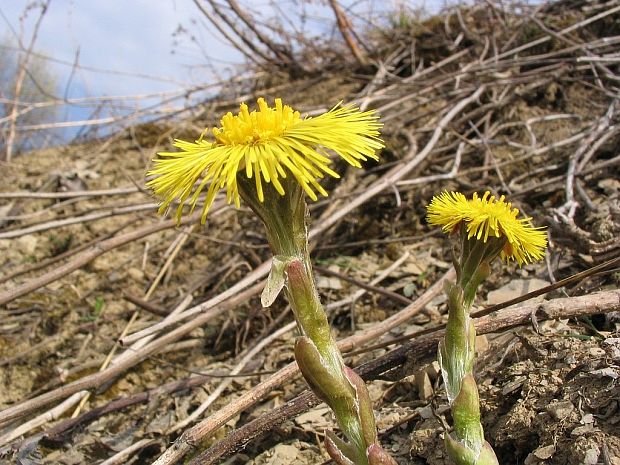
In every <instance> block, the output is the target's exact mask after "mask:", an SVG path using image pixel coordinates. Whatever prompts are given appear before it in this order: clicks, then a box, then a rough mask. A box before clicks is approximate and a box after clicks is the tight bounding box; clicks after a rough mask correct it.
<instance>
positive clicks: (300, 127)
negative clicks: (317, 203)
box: [147, 98, 383, 223]
mask: <svg viewBox="0 0 620 465" xmlns="http://www.w3.org/2000/svg"><path fill="white" fill-rule="evenodd" d="M257 104H258V109H257V110H253V111H252V112H250V111H249V109H248V106H247V105H246V104H241V106H240V111H239V113H238V114H237V115H233V114H232V113H230V112H229V113H227V114H226V115H224V116H223V117H222V119H221V121H220V123H221V127H219V128H213V129H212V133H213V137H214V139H215V140H214V141H213V142H208V141H206V140H204V139H203V136H204V133H203V136H201V137H200V138H199V139H198V140H196V141H195V142H186V141H182V140H175V142H174V144H173V145H174V146H175V147H177V148H178V149H180V151H176V152H160V153H159V154H158V155H159V157H158V158H156V159H155V160H153V162H154V168H153V169H152V170H151V171H149V173H147V175H153V176H155V177H154V178H153V179H151V180H150V181H149V182H148V183H147V186H148V187H150V188H151V189H153V191H154V192H155V194H156V195H158V196H159V197H160V198H162V203H161V207H160V213H163V212H166V211H167V210H168V209H169V208H170V205H171V204H172V203H173V202H174V200H175V199H177V200H178V202H179V205H178V207H177V210H176V217H177V220H180V218H181V215H182V214H183V207H184V205H185V203H186V202H189V204H190V205H191V210H192V211H193V209H194V208H195V207H196V204H197V202H198V198H199V196H200V193H201V192H202V191H203V189H204V188H205V186H206V185H207V184H209V188H208V190H207V194H206V197H205V200H204V203H203V215H202V222H203V223H204V221H205V220H206V216H207V213H208V211H209V208H210V207H211V205H212V203H213V200H214V199H215V196H216V194H217V192H218V191H219V189H221V188H225V189H226V198H227V201H228V203H232V202H234V203H235V205H237V207H238V206H239V203H240V201H239V190H238V187H237V175H245V176H246V177H247V178H249V179H251V178H254V180H255V183H256V191H257V193H258V198H259V200H260V201H261V202H263V200H264V195H263V184H262V183H263V181H264V182H265V183H270V184H271V185H273V187H274V188H275V189H276V190H277V191H278V192H279V193H280V195H284V188H283V187H282V184H281V182H280V179H281V178H286V177H287V175H288V174H291V175H293V176H294V177H295V179H296V180H297V182H298V183H299V184H300V185H301V187H302V188H303V189H304V190H305V192H306V193H307V194H308V196H309V197H310V198H311V199H312V200H316V199H317V194H316V193H317V192H318V193H319V194H321V195H323V196H327V192H326V191H325V189H323V187H322V186H321V185H320V184H319V182H318V180H319V179H321V178H322V177H323V176H324V174H329V175H330V176H333V177H335V178H338V177H339V175H338V173H336V172H335V171H333V170H332V169H330V168H329V165H330V164H331V160H330V158H329V154H328V152H327V150H331V151H333V152H335V153H336V154H337V155H338V156H340V157H341V158H343V159H344V160H346V161H347V162H348V163H349V164H351V165H353V166H355V167H358V168H360V167H361V163H360V160H361V161H366V160H367V159H368V158H372V159H375V160H377V159H378V157H377V155H376V151H377V150H380V149H381V148H383V142H382V141H381V139H380V138H379V129H380V128H381V126H382V124H381V123H380V122H379V121H378V119H379V118H378V116H377V114H376V113H375V112H374V111H372V110H371V111H364V112H362V111H360V110H359V109H357V108H355V107H353V106H336V107H334V108H332V109H331V110H330V111H328V112H326V113H323V114H321V115H319V116H317V117H315V118H305V119H304V118H301V116H300V114H299V112H297V111H294V110H293V109H292V108H291V107H289V106H288V105H282V101H281V100H280V99H275V107H274V108H271V107H269V106H268V105H267V103H266V102H265V100H264V99H263V98H259V99H258V101H257ZM205 132H207V131H205ZM190 196H191V197H190Z"/></svg>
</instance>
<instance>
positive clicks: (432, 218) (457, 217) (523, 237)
mask: <svg viewBox="0 0 620 465" xmlns="http://www.w3.org/2000/svg"><path fill="white" fill-rule="evenodd" d="M427 211H428V217H427V218H428V222H429V224H431V225H434V226H442V229H443V231H444V232H448V233H452V232H454V231H456V230H457V229H458V228H459V227H460V226H461V224H463V223H464V225H465V227H466V228H467V238H468V239H471V238H472V237H475V238H476V239H477V240H482V241H484V242H486V241H487V239H488V238H489V236H491V237H505V238H506V246H505V247H504V249H503V250H502V252H501V256H502V258H504V259H506V260H509V259H514V260H516V261H517V263H519V265H521V264H523V263H529V262H532V261H534V260H540V259H541V258H543V257H544V256H545V248H546V247H547V235H546V233H545V232H544V231H543V230H542V229H543V228H535V227H534V226H532V223H531V218H521V219H518V218H517V215H518V214H519V210H518V209H517V208H512V205H511V204H510V203H507V202H506V201H505V197H504V196H503V195H502V196H501V197H500V198H499V199H496V198H495V196H493V195H491V194H490V193H489V192H485V193H484V195H483V196H482V197H478V194H476V193H474V195H473V198H472V199H469V200H468V199H467V198H466V197H465V196H464V195H463V194H461V193H460V192H443V193H442V194H440V195H438V196H435V197H433V200H432V201H431V203H430V205H428V207H427Z"/></svg>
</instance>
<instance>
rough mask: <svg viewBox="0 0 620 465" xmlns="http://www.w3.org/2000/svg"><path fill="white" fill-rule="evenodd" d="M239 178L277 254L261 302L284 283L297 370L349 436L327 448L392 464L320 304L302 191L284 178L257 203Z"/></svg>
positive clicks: (332, 439)
mask: <svg viewBox="0 0 620 465" xmlns="http://www.w3.org/2000/svg"><path fill="white" fill-rule="evenodd" d="M237 182H238V185H239V194H240V195H241V197H242V198H243V200H244V201H245V202H246V203H247V204H248V205H249V206H250V207H251V208H252V210H253V211H254V212H255V213H256V214H257V215H258V216H259V217H260V218H261V220H262V221H263V223H264V224H265V227H266V230H267V238H268V240H269V245H270V247H271V250H272V252H273V254H274V257H275V259H274V266H273V267H272V270H271V274H270V277H269V280H268V286H267V288H266V291H267V295H266V296H265V293H264V294H263V302H267V303H271V302H272V301H273V299H275V297H276V295H277V293H278V292H279V290H280V289H281V288H282V285H284V288H285V292H286V295H287V298H288V300H289V302H290V304H291V308H292V309H293V313H294V315H295V319H296V320H297V324H298V327H299V329H300V331H301V334H302V336H301V337H299V338H298V339H297V341H296V343H295V358H296V359H297V363H298V365H299V368H300V370H301V372H302V374H303V376H304V378H305V379H306V381H307V382H308V385H309V386H310V388H311V389H312V390H313V391H314V392H315V394H316V395H317V396H318V397H320V398H321V399H322V400H324V401H325V402H326V403H327V404H328V405H329V406H330V408H331V409H332V410H333V411H334V414H335V416H336V420H337V421H338V424H339V425H340V428H341V429H342V432H343V434H344V435H345V436H346V438H347V439H348V443H346V442H344V441H342V440H340V439H339V438H338V437H336V436H334V435H333V434H329V435H328V436H327V437H326V446H327V450H328V452H329V453H330V455H331V456H332V458H333V459H334V460H335V461H336V462H337V463H338V464H341V465H350V464H354V465H383V464H386V465H395V463H396V462H394V461H393V459H392V458H391V457H389V455H387V453H386V452H385V451H383V449H381V447H380V446H379V445H378V441H377V431H376V426H375V421H374V415H373V411H372V405H371V402H370V397H369V395H368V390H367V389H366V385H365V384H364V382H363V381H362V380H361V378H359V376H358V375H357V374H355V372H353V370H350V369H349V368H347V367H346V366H345V364H344V361H343V359H342V355H341V353H340V350H339V349H338V346H337V344H336V341H335V339H334V338H333V336H332V334H331V331H330V327H329V321H328V319H327V315H326V313H325V310H324V309H323V306H322V305H321V301H320V298H319V294H318V292H317V289H316V286H315V283H314V277H313V273H312V265H311V262H310V254H309V251H308V239H307V228H306V217H307V211H306V210H307V208H306V203H305V198H304V194H303V190H302V189H301V187H300V186H299V185H298V184H297V183H296V182H295V181H294V180H289V179H284V180H283V182H282V184H283V187H284V189H285V192H286V193H285V195H282V196H281V195H280V194H278V193H277V192H276V191H275V189H273V187H272V186H271V185H267V186H265V188H264V190H263V192H264V201H263V202H260V201H259V200H258V196H257V191H256V187H255V184H254V183H253V182H252V181H251V180H249V179H247V178H245V177H243V176H238V177H237ZM276 259H277V262H276ZM371 446H372V447H371Z"/></svg>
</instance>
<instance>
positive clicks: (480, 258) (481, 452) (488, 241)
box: [427, 192, 547, 465]
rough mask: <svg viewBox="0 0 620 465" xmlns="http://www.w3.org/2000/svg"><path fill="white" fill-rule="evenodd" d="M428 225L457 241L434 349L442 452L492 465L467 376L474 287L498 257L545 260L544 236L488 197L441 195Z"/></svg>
mask: <svg viewBox="0 0 620 465" xmlns="http://www.w3.org/2000/svg"><path fill="white" fill-rule="evenodd" d="M427 210H428V222H429V224H431V225H436V226H441V227H442V229H443V231H444V232H446V233H449V234H453V235H455V236H456V237H458V238H459V248H458V249H457V250H458V253H455V257H454V267H455V269H456V276H457V280H456V283H448V284H447V285H446V288H445V292H446V295H447V298H448V323H447V325H446V334H445V337H444V340H443V341H442V342H441V343H440V345H439V354H438V358H439V364H440V366H441V371H442V376H443V380H444V383H445V385H446V391H447V394H448V402H449V403H450V408H451V411H452V418H453V421H454V431H452V432H446V435H445V446H446V450H447V452H448V455H449V456H450V458H451V459H452V460H453V461H454V462H455V463H456V464H457V465H496V464H498V463H499V462H498V460H497V457H496V456H495V453H494V452H493V449H492V448H491V446H490V445H489V443H488V442H486V441H485V439H484V432H483V430H482V424H481V423H480V401H479V398H478V388H477V386H476V381H475V379H474V376H473V368H474V356H475V353H476V347H475V342H476V330H475V328H474V325H473V323H472V322H471V320H470V318H469V313H470V309H471V306H472V303H473V301H474V298H475V296H476V290H477V289H478V286H480V284H481V283H482V282H483V281H484V280H485V279H486V278H487V277H488V276H489V275H490V274H491V262H492V261H493V260H495V259H496V258H498V257H501V258H503V259H504V260H506V261H509V260H514V261H516V262H517V263H518V264H519V265H522V264H524V263H529V262H532V261H534V260H540V259H541V258H543V257H544V256H545V248H546V246H547V235H546V233H545V232H544V231H543V230H542V229H541V228H535V227H533V226H532V224H531V218H521V219H519V218H517V216H518V215H519V210H517V209H516V208H512V206H511V204H510V203H506V201H505V198H504V196H501V197H500V198H499V199H496V198H495V197H494V196H492V195H491V194H490V193H489V192H485V193H484V195H483V196H482V197H479V196H478V194H476V193H474V195H473V198H471V199H467V198H466V197H465V196H464V195H463V194H461V193H459V192H444V193H442V194H440V195H439V196H436V197H434V198H433V199H432V201H431V203H430V205H428V207H427Z"/></svg>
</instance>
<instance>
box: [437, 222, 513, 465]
mask: <svg viewBox="0 0 620 465" xmlns="http://www.w3.org/2000/svg"><path fill="white" fill-rule="evenodd" d="M461 234H462V241H463V242H462V248H461V250H462V253H461V256H460V260H459V261H458V262H457V263H456V264H455V266H456V269H457V271H458V273H457V283H456V284H452V283H449V284H448V285H447V286H446V294H447V297H448V323H447V325H446V333H445V337H444V340H443V341H442V343H441V344H440V347H439V360H440V365H441V369H442V374H443V378H444V382H445V384H446V390H447V392H448V401H449V402H450V407H451V410H452V418H453V421H454V431H453V432H452V433H446V438H445V443H446V450H447V452H448V455H449V456H450V457H451V458H452V460H453V461H454V462H455V463H456V464H457V465H497V464H498V461H497V458H496V456H495V453H494V452H493V449H492V448H491V446H490V445H489V444H488V443H487V442H486V441H485V440H484V432H483V429H482V424H481V423H480V401H479V399H478V388H477V386H476V381H475V379H474V376H473V368H474V358H475V350H476V346H475V344H476V330H475V328H474V325H473V323H472V322H471V320H470V318H469V310H470V308H471V305H472V303H473V301H474V298H475V295H476V291H477V289H478V286H479V285H480V283H482V281H484V280H485V279H486V278H487V277H488V276H489V274H490V271H491V268H490V262H491V261H492V260H493V259H495V258H496V257H497V255H498V254H499V253H500V251H501V250H502V248H503V246H504V244H505V239H503V238H489V239H488V240H487V241H486V242H484V241H481V240H477V239H476V238H467V236H466V232H462V233H461Z"/></svg>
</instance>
